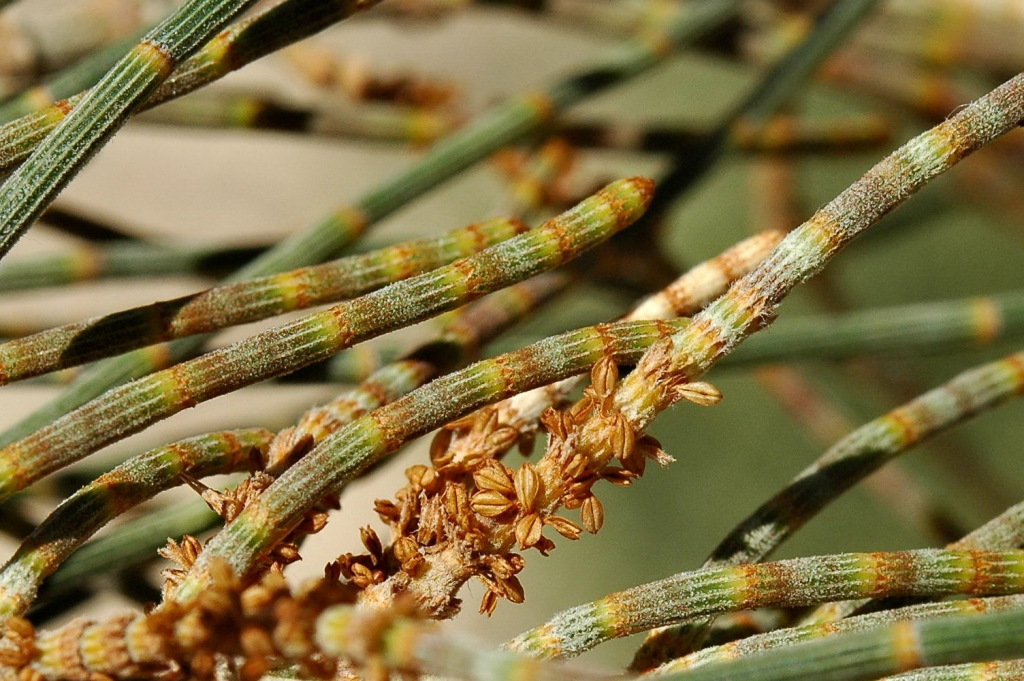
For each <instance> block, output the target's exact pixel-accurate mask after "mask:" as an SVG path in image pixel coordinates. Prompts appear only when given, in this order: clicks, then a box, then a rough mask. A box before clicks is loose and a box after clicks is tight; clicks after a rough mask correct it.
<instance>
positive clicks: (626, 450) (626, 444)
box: [609, 416, 636, 461]
mask: <svg viewBox="0 0 1024 681" xmlns="http://www.w3.org/2000/svg"><path fill="white" fill-rule="evenodd" d="M609 435H610V441H611V447H612V454H613V455H614V456H615V458H616V459H618V460H619V461H625V460H626V459H627V458H629V455H630V454H631V453H632V452H633V448H634V447H636V432H635V431H634V430H633V426H631V425H629V421H627V420H626V419H625V418H624V417H622V416H617V417H616V418H615V420H614V421H613V422H612V426H611V428H610V432H609Z"/></svg>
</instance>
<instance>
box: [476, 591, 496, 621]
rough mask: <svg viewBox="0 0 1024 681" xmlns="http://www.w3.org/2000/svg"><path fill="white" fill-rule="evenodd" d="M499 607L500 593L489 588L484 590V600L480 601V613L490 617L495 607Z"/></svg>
mask: <svg viewBox="0 0 1024 681" xmlns="http://www.w3.org/2000/svg"><path fill="white" fill-rule="evenodd" d="M497 607H498V595H497V594H496V593H494V592H493V591H491V590H490V589H488V590H487V591H485V592H484V597H483V600H481V601H480V614H481V615H487V616H488V617H490V616H491V615H493V614H494V609H495V608H497Z"/></svg>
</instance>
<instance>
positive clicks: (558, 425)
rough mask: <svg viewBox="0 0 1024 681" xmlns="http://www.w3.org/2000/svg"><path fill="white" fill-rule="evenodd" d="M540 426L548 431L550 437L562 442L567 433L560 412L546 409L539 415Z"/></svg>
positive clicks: (549, 408)
mask: <svg viewBox="0 0 1024 681" xmlns="http://www.w3.org/2000/svg"><path fill="white" fill-rule="evenodd" d="M540 422H541V425H542V426H544V430H546V431H548V433H550V434H551V436H552V437H555V438H558V439H559V440H564V439H565V438H566V435H567V434H568V431H566V429H565V427H564V425H563V424H564V421H563V419H562V412H560V411H558V410H557V409H554V408H552V407H548V408H547V409H545V410H544V412H543V413H542V414H541V415H540Z"/></svg>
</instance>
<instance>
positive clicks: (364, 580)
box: [352, 563, 374, 589]
mask: <svg viewBox="0 0 1024 681" xmlns="http://www.w3.org/2000/svg"><path fill="white" fill-rule="evenodd" d="M352 583H353V584H355V585H356V586H358V587H359V588H360V589H365V588H366V587H368V586H371V585H372V584H373V583H374V579H373V572H372V571H371V570H370V568H368V567H366V566H365V565H363V564H362V563H352Z"/></svg>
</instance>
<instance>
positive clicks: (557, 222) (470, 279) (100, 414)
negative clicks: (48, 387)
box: [0, 178, 653, 499]
mask: <svg viewBox="0 0 1024 681" xmlns="http://www.w3.org/2000/svg"><path fill="white" fill-rule="evenodd" d="M652 191H653V184H652V183H651V181H650V180H647V179H644V178H632V179H627V180H620V181H618V182H614V183H612V184H610V185H608V186H607V187H606V188H605V189H603V190H601V191H600V192H598V193H597V194H595V195H594V196H592V197H590V198H588V199H585V200H584V201H582V202H581V203H580V204H578V205H577V206H576V207H574V208H573V209H571V210H570V211H567V212H566V213H563V214H562V215H559V216H557V217H555V218H552V219H551V220H548V221H547V222H545V223H544V224H542V225H540V226H539V227H537V228H535V229H533V230H531V231H530V232H527V233H525V234H521V235H519V236H516V237H513V238H511V239H508V240H506V241H503V242H502V243H500V244H498V245H496V246H492V247H490V248H488V249H485V250H483V251H481V252H479V253H477V254H476V255H473V256H470V257H468V258H463V259H461V260H457V261H455V262H453V263H452V264H450V265H446V266H444V267H440V268H437V269H435V270H432V271H430V272H427V273H424V274H421V275H419V276H416V277H412V278H410V279H405V280H403V281H399V282H396V283H394V284H391V285H390V286H388V287H386V288H383V289H379V290H377V291H375V292H373V293H370V294H368V295H366V296H363V297H362V298H356V299H355V300H352V301H350V302H348V303H342V304H341V305H337V306H335V307H332V308H329V309H327V310H325V311H323V312H318V313H313V314H310V315H307V316H305V317H302V318H300V319H298V320H296V321H294V322H291V323H288V324H284V325H282V326H279V327H276V328H273V329H270V330H268V331H264V332H262V333H259V334H257V335H255V336H252V337H250V338H247V339H245V340H243V341H240V342H238V343H235V344H234V345H231V346H229V347H226V348H223V349H221V350H215V351H213V352H210V353H207V354H205V355H202V356H201V357H197V358H196V359H193V360H190V361H188V362H184V363H182V364H179V365H177V366H174V367H172V368H170V369H166V370H164V371H160V372H157V373H155V374H151V375H149V376H147V377H145V378H142V379H139V380H138V381H135V382H134V383H131V384H129V385H126V386H123V387H121V388H117V389H114V390H111V391H109V392H108V393H106V394H105V395H104V396H102V397H100V398H97V399H96V400H95V401H93V402H90V403H88V404H86V405H85V406H83V407H81V408H80V409H78V410H76V411H74V412H72V413H70V414H68V415H66V416H64V417H61V418H60V419H58V420H56V421H54V422H53V423H52V424H50V425H49V426H46V427H44V428H42V429H40V430H39V431H37V432H36V433H34V434H32V435H30V436H28V437H26V438H24V439H23V440H21V441H19V442H15V443H13V444H11V445H8V446H7V447H5V448H4V449H3V450H0V499H2V498H5V497H7V496H9V495H10V494H11V493H13V492H15V491H17V490H19V489H23V488H24V487H25V486H27V485H29V484H31V483H32V482H34V481H35V480H38V479H40V478H42V477H43V476H45V475H47V474H49V473H50V472H52V471H54V470H57V469H58V468H61V467H62V466H66V465H68V464H69V463H72V462H73V461H77V460H78V459H80V458H82V457H83V456H86V455H88V454H90V453H91V452H93V451H95V450H96V449H98V448H99V447H102V446H104V445H106V444H109V443H111V442H114V441H116V440H117V439H119V438H122V437H125V436H127V435H129V434H131V433H134V432H138V431H139V430H141V429H143V428H145V427H146V426H148V425H151V424H153V423H155V422H157V421H159V420H161V419H163V418H166V417H168V416H170V415H172V414H175V413H177V412H179V411H181V410H183V409H187V408H189V407H193V406H195V405H197V404H199V403H201V402H204V401H206V400H209V399H212V398H214V397H218V396H220V395H223V394H225V393H228V392H231V391H234V390H238V389H240V388H242V387H244V386H247V385H252V384H253V383H257V382H259V381H262V380H266V379H268V378H273V377H275V376H280V375H282V374H286V373H288V372H290V371H295V370H296V369H299V368H301V367H303V366H308V365H309V364H312V363H314V362H318V361H321V360H324V359H326V358H328V357H330V356H331V355H333V354H335V353H337V352H338V351H340V350H342V349H344V348H346V347H349V346H351V345H354V344H355V343H358V342H360V341H363V340H366V339H368V338H371V337H373V336H375V335H379V334H381V333H384V332H385V331H390V330H393V329H395V328H399V327H402V326H407V325H409V324H411V323H414V322H417V321H420V320H422V319H425V318H427V317H429V316H431V315H433V314H436V313H438V312H441V311H444V310H447V309H451V308H454V307H457V306H459V305H462V304H464V303H466V302H469V301H470V300H473V299H475V298H478V297H480V296H482V295H484V294H486V293H489V292H490V291H493V290H495V289H498V288H502V287H504V286H508V285H510V284H512V283H515V282H516V281H520V280H523V279H526V278H529V277H531V276H534V275H536V274H539V273H541V272H543V271H545V270H548V269H552V268H554V267H557V266H559V265H561V264H563V263H565V262H567V261H568V260H571V259H572V258H574V257H576V256H577V255H579V254H580V253H581V252H583V251H584V250H586V249H587V248H590V247H592V246H594V245H596V244H598V243H600V242H601V241H603V240H605V239H607V238H608V237H609V236H611V235H612V234H614V233H615V232H617V231H619V230H621V229H624V228H625V227H627V226H628V225H629V224H631V223H632V222H633V221H635V220H636V219H637V218H638V217H639V216H640V215H641V214H642V213H643V211H644V209H645V208H646V207H647V205H648V204H649V203H650V200H651V195H652Z"/></svg>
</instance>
